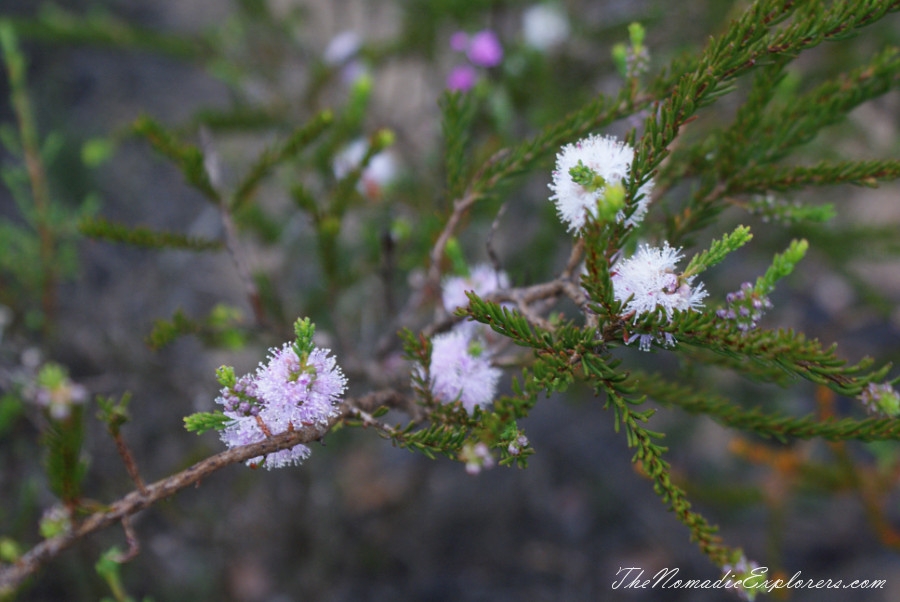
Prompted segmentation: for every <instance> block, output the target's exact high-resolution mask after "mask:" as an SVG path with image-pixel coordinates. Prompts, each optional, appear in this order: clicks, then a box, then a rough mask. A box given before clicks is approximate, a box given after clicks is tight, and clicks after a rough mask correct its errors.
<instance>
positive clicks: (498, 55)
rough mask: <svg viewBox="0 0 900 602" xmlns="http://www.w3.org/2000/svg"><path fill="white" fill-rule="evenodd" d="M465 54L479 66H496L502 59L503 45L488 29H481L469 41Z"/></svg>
mask: <svg viewBox="0 0 900 602" xmlns="http://www.w3.org/2000/svg"><path fill="white" fill-rule="evenodd" d="M466 54H467V56H468V57H469V60H470V61H472V63H473V64H475V65H478V66H479V67H496V66H497V65H499V64H500V62H501V61H502V60H503V46H501V45H500V40H499V39H497V34H495V33H494V32H493V31H491V30H490V29H483V30H481V31H479V32H478V33H476V34H475V35H473V36H472V39H471V40H470V41H469V48H468V51H467V53H466Z"/></svg>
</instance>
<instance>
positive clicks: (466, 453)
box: [459, 441, 494, 475]
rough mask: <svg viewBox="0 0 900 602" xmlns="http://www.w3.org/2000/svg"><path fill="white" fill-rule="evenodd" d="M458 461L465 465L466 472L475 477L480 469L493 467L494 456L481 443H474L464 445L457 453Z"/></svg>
mask: <svg viewBox="0 0 900 602" xmlns="http://www.w3.org/2000/svg"><path fill="white" fill-rule="evenodd" d="M459 459H460V460H462V461H463V462H465V463H466V472H467V473H469V474H470V475H476V474H478V473H480V472H481V471H482V469H486V468H493V467H494V456H492V455H491V450H490V449H488V446H487V445H486V444H484V443H482V442H481V441H479V442H478V443H475V444H474V445H473V444H472V443H466V444H465V445H464V446H463V448H462V450H460V452H459Z"/></svg>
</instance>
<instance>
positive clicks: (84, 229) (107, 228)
mask: <svg viewBox="0 0 900 602" xmlns="http://www.w3.org/2000/svg"><path fill="white" fill-rule="evenodd" d="M78 230H79V231H80V232H81V233H82V234H83V235H85V236H89V237H91V238H96V239H99V240H106V241H109V242H122V243H126V244H129V245H134V246H136V247H145V248H148V249H164V248H165V249H181V250H185V251H218V250H220V249H222V247H223V245H222V243H221V242H220V241H217V240H204V239H201V238H196V237H193V236H187V235H184V234H179V233H177V232H159V231H155V230H151V229H150V228H145V227H142V226H138V227H128V226H124V225H122V224H115V223H113V222H110V221H109V220H107V219H105V218H102V217H94V218H88V219H84V220H82V221H81V223H80V224H79V225H78Z"/></svg>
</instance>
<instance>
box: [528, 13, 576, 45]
mask: <svg viewBox="0 0 900 602" xmlns="http://www.w3.org/2000/svg"><path fill="white" fill-rule="evenodd" d="M570 29H571V28H570V27H569V17H568V16H567V15H566V12H565V9H563V8H562V7H561V6H558V5H556V4H535V5H534V6H531V7H529V8H527V9H526V10H525V12H524V13H522V37H524V38H525V43H526V44H528V45H529V46H531V47H532V48H535V49H537V50H540V51H542V52H546V51H547V50H550V49H551V48H553V47H555V46H559V45H560V44H562V43H563V42H565V41H566V40H567V39H568V37H569V32H570Z"/></svg>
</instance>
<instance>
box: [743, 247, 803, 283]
mask: <svg viewBox="0 0 900 602" xmlns="http://www.w3.org/2000/svg"><path fill="white" fill-rule="evenodd" d="M807 249H809V243H808V242H806V241H805V240H792V241H791V245H790V246H789V247H788V248H787V250H786V251H785V252H784V253H779V254H777V255H775V259H774V260H773V261H772V265H771V266H769V269H767V270H766V273H765V274H763V275H762V276H760V277H759V278H757V280H756V285H755V286H754V287H753V290H754V291H756V292H757V293H759V294H761V295H767V294H769V292H771V291H772V290H773V289H774V288H775V283H776V282H778V281H779V280H781V279H782V278H784V277H785V276H787V275H788V274H790V273H791V272H793V271H794V266H796V265H797V263H799V262H800V260H801V259H803V256H804V255H806V251H807Z"/></svg>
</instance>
